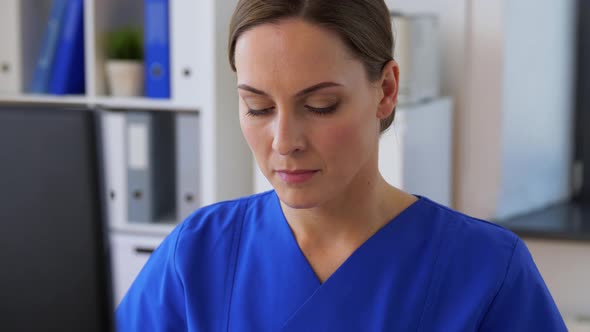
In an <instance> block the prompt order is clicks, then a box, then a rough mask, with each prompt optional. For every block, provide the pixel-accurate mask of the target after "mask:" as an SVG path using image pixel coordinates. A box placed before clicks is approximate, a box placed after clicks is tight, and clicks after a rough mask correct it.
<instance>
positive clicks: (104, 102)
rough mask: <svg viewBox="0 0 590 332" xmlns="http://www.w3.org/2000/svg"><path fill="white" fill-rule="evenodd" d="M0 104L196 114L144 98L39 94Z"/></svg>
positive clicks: (4, 97) (1, 99)
mask: <svg viewBox="0 0 590 332" xmlns="http://www.w3.org/2000/svg"><path fill="white" fill-rule="evenodd" d="M0 104H15V105H56V106H75V107H89V108H104V109H117V110H153V111H175V112H197V107H195V106H189V105H180V104H177V103H174V102H173V101H171V100H168V99H151V98H144V97H108V96H105V97H87V96H74V95H66V96H56V95H41V94H39V95H33V94H21V95H0Z"/></svg>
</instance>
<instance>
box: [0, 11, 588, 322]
mask: <svg viewBox="0 0 590 332" xmlns="http://www.w3.org/2000/svg"><path fill="white" fill-rule="evenodd" d="M386 3H387V5H388V7H389V8H390V10H391V12H392V18H393V30H394V35H395V37H396V48H395V56H394V57H395V59H396V61H398V62H399V64H400V76H401V77H400V104H399V107H398V110H397V111H398V114H397V116H396V122H395V124H394V126H393V128H392V129H390V130H389V131H388V132H386V133H385V134H384V135H383V137H382V141H381V146H380V162H379V167H380V169H381V172H382V173H383V174H384V176H385V178H386V179H387V180H388V181H390V182H391V183H393V184H395V185H397V186H399V187H401V188H402V189H404V190H406V191H409V192H411V193H414V194H420V195H424V196H427V197H429V198H431V199H433V200H436V201H438V202H440V203H442V204H445V205H448V206H451V207H453V208H455V209H457V210H459V211H461V212H464V213H467V214H469V215H472V216H475V217H478V218H482V219H486V220H491V221H493V222H497V223H499V224H501V225H503V226H504V227H507V228H509V229H511V230H512V231H514V232H515V233H517V234H518V235H519V236H521V237H522V238H523V239H524V240H525V242H526V244H527V246H528V247H529V249H530V250H531V253H532V254H533V257H534V259H535V262H536V263H537V265H538V268H539V270H540V272H541V274H542V275H543V277H544V279H545V281H546V283H547V285H548V287H549V289H550V291H551V293H552V294H553V296H554V298H555V301H556V302H557V304H558V306H559V309H560V310H561V312H562V314H563V315H564V317H565V318H566V319H567V320H568V326H569V327H570V329H571V330H575V329H578V330H580V331H584V330H585V331H590V327H589V326H588V325H589V324H590V322H589V321H590V285H588V282H589V281H590V212H589V211H590V208H589V207H590V201H589V197H590V177H589V176H584V175H585V174H590V170H588V169H587V168H588V167H590V134H588V133H586V132H585V131H584V127H585V124H586V123H587V122H588V121H590V118H589V117H588V115H587V113H588V111H589V108H590V61H589V59H590V37H589V36H590V23H589V22H590V20H589V19H590V4H589V3H588V2H587V1H584V0H559V1H557V0H536V1H533V0H518V1H507V0H505V1H476V0H436V1H435V0H387V1H386ZM235 4H236V0H221V1H220V0H217V1H213V0H120V1H117V0H3V1H2V2H0V45H2V47H0V112H1V111H3V110H4V111H9V110H10V111H13V110H14V109H18V110H20V111H22V112H26V110H27V109H33V110H37V111H39V110H41V111H43V110H44V111H45V113H50V114H51V113H52V112H53V113H55V112H58V111H59V110H65V109H70V110H74V109H75V110H79V111H80V112H85V111H92V112H95V113H96V114H97V123H98V127H97V128H98V129H97V131H96V133H95V134H96V141H97V143H98V144H97V146H98V149H97V153H99V154H100V155H101V156H102V157H101V158H100V159H98V160H96V161H95V162H94V163H95V164H96V166H97V167H98V168H99V169H100V170H101V171H100V172H99V173H100V174H97V176H98V177H99V180H100V183H101V186H102V187H104V190H103V191H104V192H102V193H101V199H102V200H103V201H104V203H105V204H104V207H103V212H104V220H105V225H106V228H105V229H106V235H107V238H108V243H109V245H110V253H111V254H110V261H111V262H110V263H109V264H111V267H112V280H113V289H114V299H113V302H114V304H115V305H116V304H117V303H118V302H119V301H120V299H121V297H122V296H123V295H124V293H125V291H126V290H127V288H128V287H129V285H130V284H131V282H132V281H133V279H134V278H135V276H136V275H137V273H138V271H139V270H140V269H141V267H142V266H143V264H144V263H145V261H146V260H147V259H148V257H149V255H150V253H151V252H152V251H153V250H154V248H156V247H157V245H158V244H159V243H160V242H161V241H162V239H163V238H164V237H165V236H166V235H167V234H169V232H170V231H172V229H173V228H174V227H175V226H176V225H177V224H178V223H179V222H182V220H183V219H184V218H186V217H187V216H188V215H189V214H190V213H191V212H192V211H194V210H195V209H197V208H198V207H200V206H203V205H208V204H211V203H214V202H217V201H219V200H224V199H229V198H234V197H239V196H243V195H248V194H252V193H255V192H260V191H263V190H267V189H269V188H270V186H269V184H268V183H267V182H266V180H265V179H264V178H263V177H262V176H261V174H260V173H259V172H258V170H257V168H256V166H255V164H254V161H253V160H252V157H251V155H250V152H249V149H248V147H247V146H246V145H245V142H244V140H243V139H242V137H241V132H240V129H239V124H238V116H237V109H238V106H237V94H236V88H235V86H236V85H235V75H234V74H233V73H232V72H231V70H230V67H229V65H228V61H227V53H226V44H227V36H228V22H229V18H230V16H231V13H232V11H233V8H234V6H235ZM31 114H32V113H31ZM34 121H38V120H36V119H35V118H33V116H31V122H34ZM48 125H49V124H48ZM56 125H57V126H59V124H56ZM64 128H65V127H64ZM22 130H27V128H26V124H25V127H24V128H23V129H22ZM63 134H64V135H66V136H67V135H69V136H67V139H69V140H78V139H80V138H79V137H77V136H75V134H74V133H69V134H68V133H67V132H66V133H63ZM0 139H2V140H6V141H11V144H12V146H16V147H19V141H18V140H17V141H14V139H13V138H12V137H8V136H7V134H6V132H5V133H2V132H0ZM3 158H10V156H8V155H7V154H6V153H4V152H3V151H0V162H1V163H3V164H5V161H6V159H3ZM46 158H52V156H51V155H47V156H46ZM53 158H55V157H54V156H53ZM80 158H84V157H83V156H80ZM5 172H8V171H5ZM38 172H43V169H42V168H40V169H39V171H38ZM47 176H50V175H47ZM59 180H60V181H63V182H64V183H67V182H68V181H72V180H71V179H68V178H67V177H64V178H63V179H59ZM1 185H2V184H0V186H1ZM4 188H5V189H9V190H10V189H13V188H7V187H6V186H5V187H4ZM25 191H26V190H25ZM28 194H30V192H29V193H28ZM4 208H5V207H4ZM2 209H3V207H2V205H1V204H0V216H1V217H2V218H1V219H0V222H2V223H3V224H7V223H9V221H8V216H7V215H6V214H5V213H2V212H3V211H2ZM46 227H47V229H51V223H48V224H47V225H46ZM69 236H72V237H75V236H76V234H71V235H69Z"/></svg>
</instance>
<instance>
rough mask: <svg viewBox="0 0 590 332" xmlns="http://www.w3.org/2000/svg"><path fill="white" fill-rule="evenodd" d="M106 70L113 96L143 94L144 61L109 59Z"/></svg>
mask: <svg viewBox="0 0 590 332" xmlns="http://www.w3.org/2000/svg"><path fill="white" fill-rule="evenodd" d="M106 70H107V82H108V87H109V91H110V94H111V96H117V97H136V96H143V81H144V79H143V77H144V73H143V62H141V61H134V60H108V61H107V64H106Z"/></svg>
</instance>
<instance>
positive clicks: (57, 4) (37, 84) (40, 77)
mask: <svg viewBox="0 0 590 332" xmlns="http://www.w3.org/2000/svg"><path fill="white" fill-rule="evenodd" d="M66 4H67V0H54V1H53V5H52V7H51V13H50V14H49V20H48V22H47V27H46V29H45V35H44V36H43V44H42V45H41V50H40V52H39V57H38V59H37V64H36V67H35V72H34V74H33V81H32V82H31V87H30V92H33V93H47V92H49V76H50V74H51V67H52V66H53V60H54V58H55V51H56V48H57V42H58V38H59V33H60V30H61V28H60V27H61V24H62V21H63V15H64V12H65V7H66Z"/></svg>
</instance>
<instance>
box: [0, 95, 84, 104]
mask: <svg viewBox="0 0 590 332" xmlns="http://www.w3.org/2000/svg"><path fill="white" fill-rule="evenodd" d="M0 104H16V105H61V106H63V105H72V106H86V105H88V98H87V97H86V96H55V95H41V94H39V95H37V94H35V95H32V94H31V95H0Z"/></svg>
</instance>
